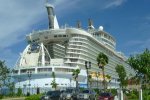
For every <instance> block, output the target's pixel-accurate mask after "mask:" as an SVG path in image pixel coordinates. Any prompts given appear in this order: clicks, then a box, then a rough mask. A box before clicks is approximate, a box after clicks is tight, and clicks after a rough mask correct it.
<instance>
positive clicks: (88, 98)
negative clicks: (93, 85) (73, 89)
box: [77, 89, 97, 100]
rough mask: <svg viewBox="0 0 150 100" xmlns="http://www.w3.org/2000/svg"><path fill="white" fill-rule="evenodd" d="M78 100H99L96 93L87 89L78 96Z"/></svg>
mask: <svg viewBox="0 0 150 100" xmlns="http://www.w3.org/2000/svg"><path fill="white" fill-rule="evenodd" d="M77 99H78V100H97V99H96V93H95V92H94V91H93V90H91V89H86V90H83V91H82V92H80V93H79V94H78V95H77Z"/></svg>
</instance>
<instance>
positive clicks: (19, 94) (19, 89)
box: [17, 88, 22, 96]
mask: <svg viewBox="0 0 150 100" xmlns="http://www.w3.org/2000/svg"><path fill="white" fill-rule="evenodd" d="M21 95H22V89H21V88H18V91H17V96H21Z"/></svg>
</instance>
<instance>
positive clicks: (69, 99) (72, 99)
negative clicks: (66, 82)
mask: <svg viewBox="0 0 150 100" xmlns="http://www.w3.org/2000/svg"><path fill="white" fill-rule="evenodd" d="M77 94H78V91H77V90H76V89H74V88H68V89H66V90H65V91H64V92H63V93H62V94H61V95H60V100H76V98H77Z"/></svg>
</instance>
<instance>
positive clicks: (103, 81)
mask: <svg viewBox="0 0 150 100" xmlns="http://www.w3.org/2000/svg"><path fill="white" fill-rule="evenodd" d="M102 72H103V86H104V91H105V90H106V84H105V72H104V66H103V67H102Z"/></svg>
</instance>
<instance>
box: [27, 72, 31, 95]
mask: <svg viewBox="0 0 150 100" xmlns="http://www.w3.org/2000/svg"><path fill="white" fill-rule="evenodd" d="M27 73H28V78H29V95H30V79H31V75H32V72H31V71H28V72H27Z"/></svg>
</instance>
